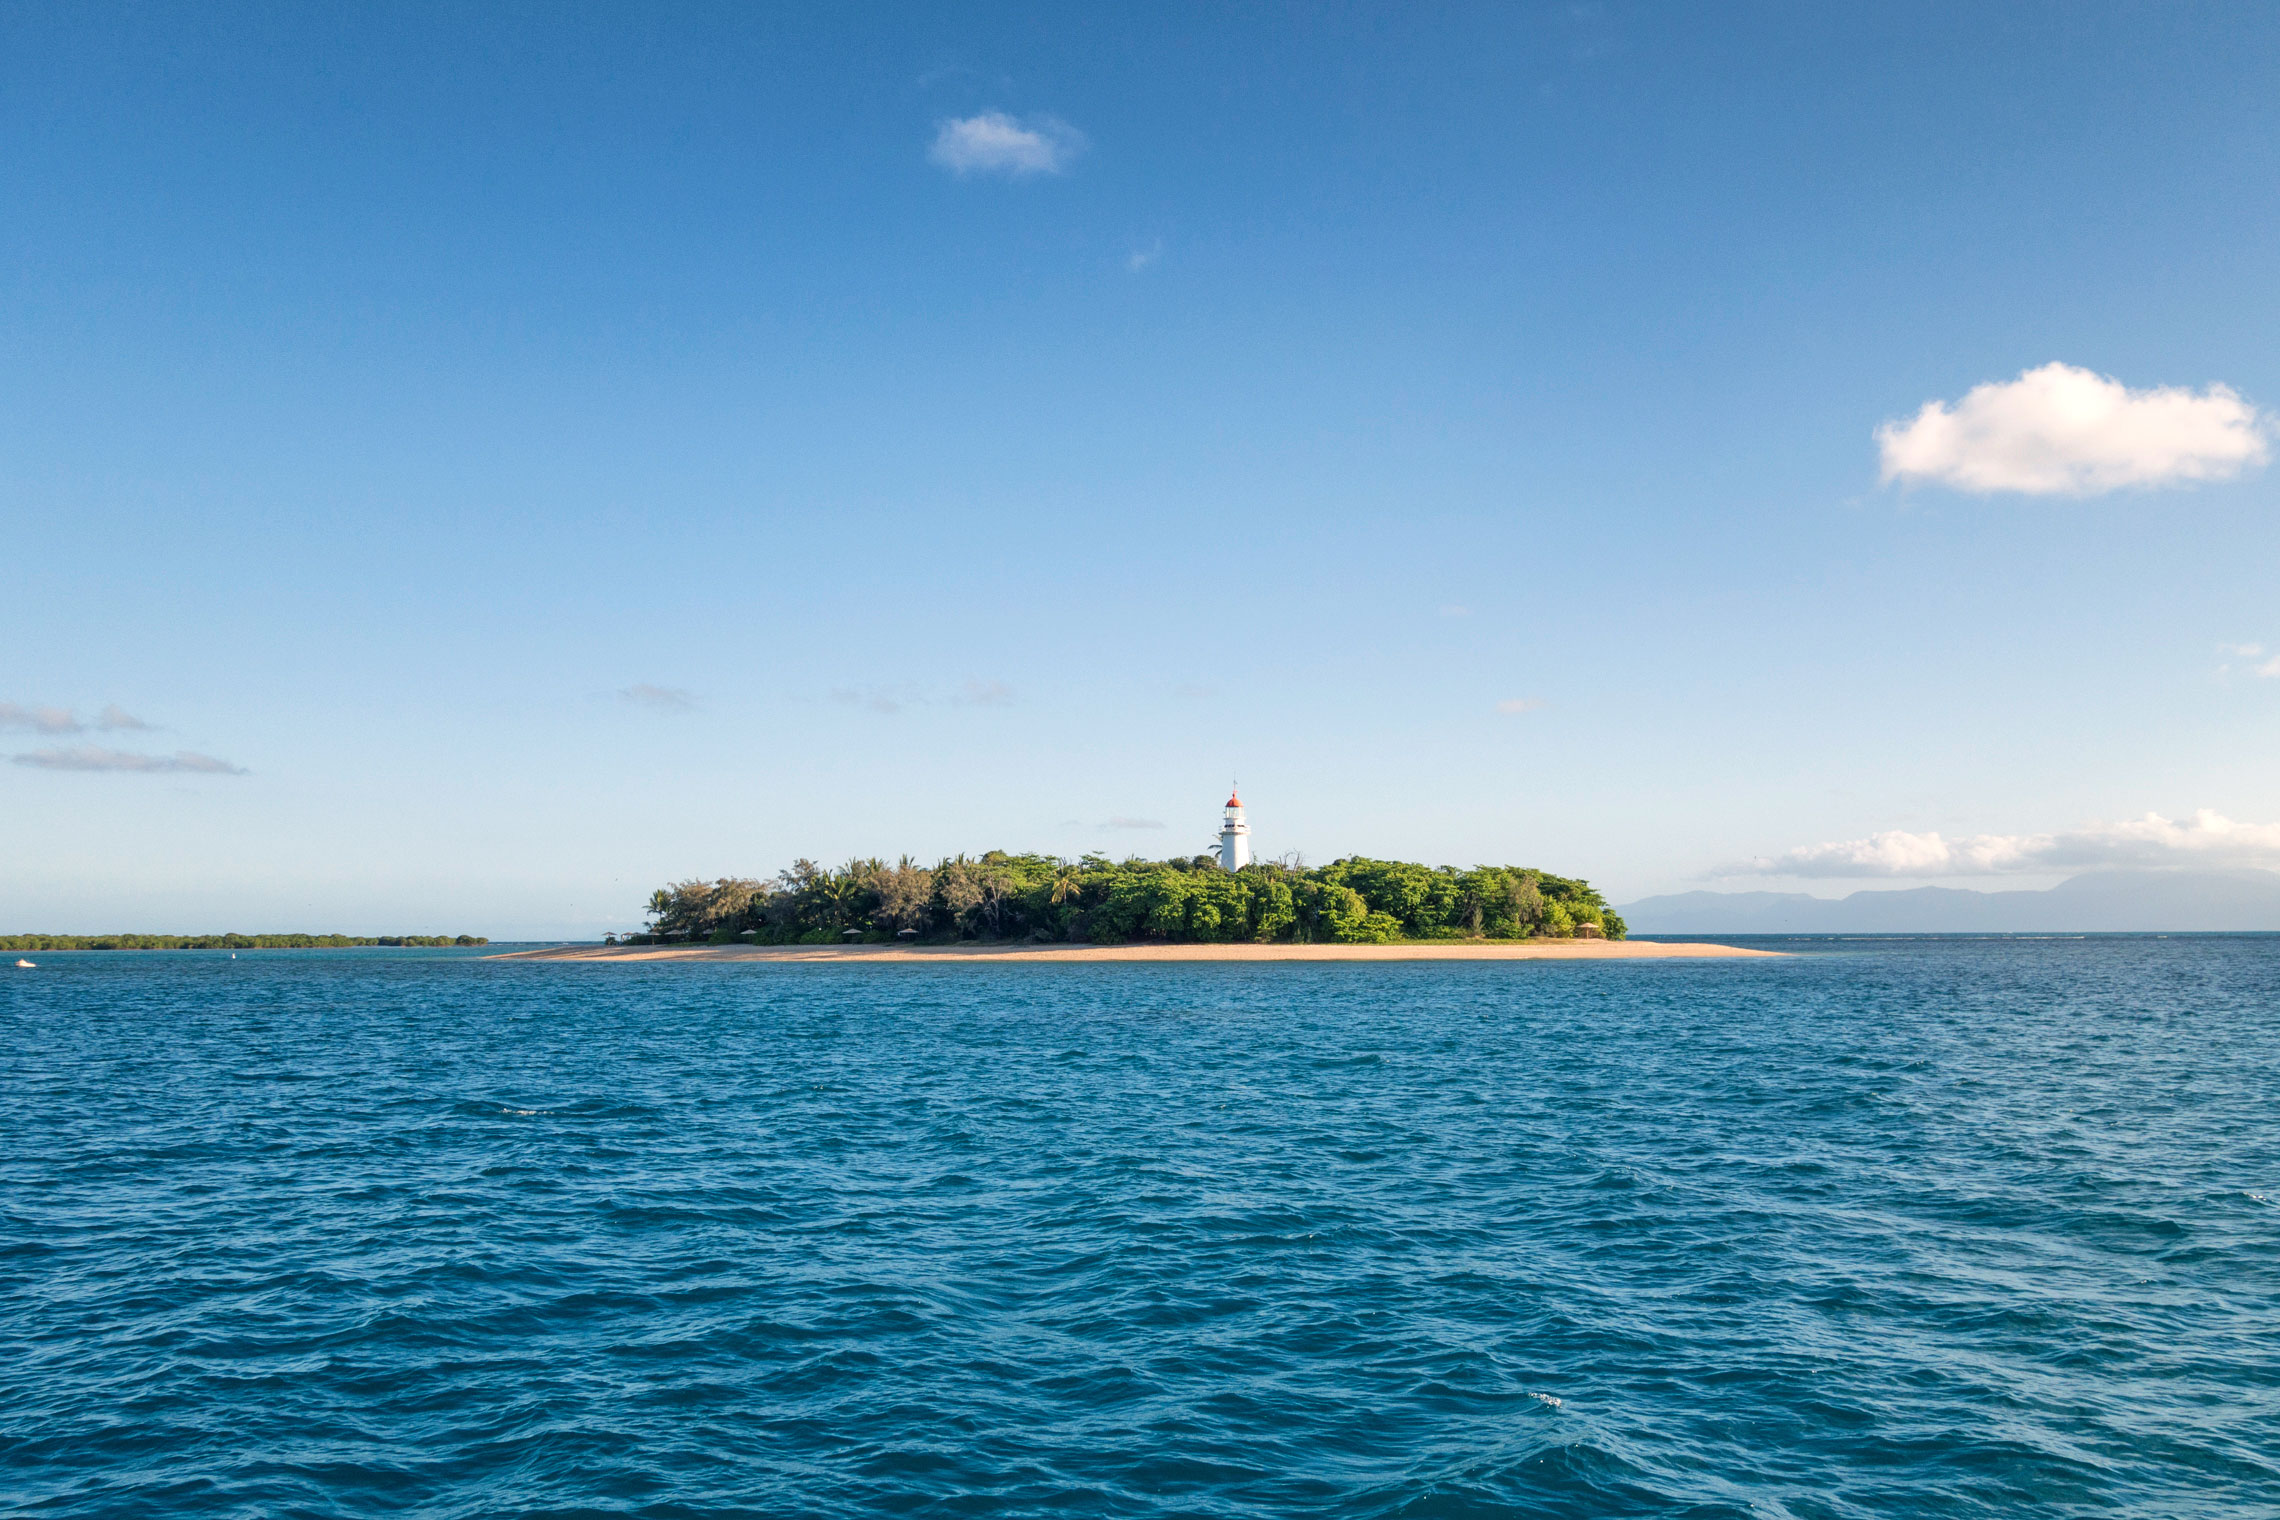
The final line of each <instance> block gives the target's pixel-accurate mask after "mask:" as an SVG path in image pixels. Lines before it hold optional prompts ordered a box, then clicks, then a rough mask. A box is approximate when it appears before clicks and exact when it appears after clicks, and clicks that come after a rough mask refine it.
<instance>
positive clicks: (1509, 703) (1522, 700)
mask: <svg viewBox="0 0 2280 1520" xmlns="http://www.w3.org/2000/svg"><path fill="white" fill-rule="evenodd" d="M1496 710H1497V711H1498V712H1500V713H1531V712H1542V711H1543V710H1544V699H1543V698H1542V697H1507V698H1505V699H1504V700H1503V701H1501V702H1499V703H1497V704H1496Z"/></svg>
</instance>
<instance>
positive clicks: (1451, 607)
mask: <svg viewBox="0 0 2280 1520" xmlns="http://www.w3.org/2000/svg"><path fill="white" fill-rule="evenodd" d="M1440 613H1441V616H1443V617H1445V618H1469V617H1471V616H1472V609H1471V608H1470V607H1467V606H1466V605H1465V604H1464V603H1462V602H1446V603H1443V604H1442V606H1441V608H1440Z"/></svg>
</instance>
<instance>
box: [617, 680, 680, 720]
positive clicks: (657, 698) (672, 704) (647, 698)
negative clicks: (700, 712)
mask: <svg viewBox="0 0 2280 1520" xmlns="http://www.w3.org/2000/svg"><path fill="white" fill-rule="evenodd" d="M618 700H619V701H620V702H627V703H631V704H632V705H633V706H635V707H646V708H648V709H649V710H650V711H651V712H695V711H696V709H697V699H696V695H695V694H694V693H693V692H686V691H683V690H682V689H681V688H680V687H678V686H652V685H650V684H649V683H648V682H647V681H637V682H635V683H634V684H633V685H631V686H628V687H626V688H625V689H624V690H622V691H620V692H619V693H618Z"/></svg>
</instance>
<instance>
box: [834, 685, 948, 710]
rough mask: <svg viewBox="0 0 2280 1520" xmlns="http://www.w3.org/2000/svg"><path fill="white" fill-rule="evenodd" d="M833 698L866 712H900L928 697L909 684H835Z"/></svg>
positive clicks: (844, 705) (842, 704)
mask: <svg viewBox="0 0 2280 1520" xmlns="http://www.w3.org/2000/svg"><path fill="white" fill-rule="evenodd" d="M831 700H832V701H834V702H837V703H838V704H839V705H840V706H842V707H860V708H862V709H863V710H864V711H866V712H875V713H899V712H901V711H902V710H903V709H904V708H906V707H915V706H917V705H919V704H920V703H922V702H924V701H925V700H926V698H925V696H924V695H923V694H921V693H920V692H919V691H917V690H916V689H915V688H913V687H909V686H835V687H833V688H832V689H831Z"/></svg>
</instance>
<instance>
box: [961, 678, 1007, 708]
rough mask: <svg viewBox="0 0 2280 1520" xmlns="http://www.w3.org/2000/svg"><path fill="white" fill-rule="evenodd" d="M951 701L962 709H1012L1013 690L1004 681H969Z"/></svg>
mask: <svg viewBox="0 0 2280 1520" xmlns="http://www.w3.org/2000/svg"><path fill="white" fill-rule="evenodd" d="M950 700H951V701H953V702H955V703H957V704H958V705H959V706H960V707H1011V706H1012V705H1013V688H1012V687H1010V686H1008V685H1006V684H1005V682H1003V681H968V682H966V683H965V684H964V685H963V686H960V687H959V688H958V694H957V695H956V696H954V697H952V698H951V699H950Z"/></svg>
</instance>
